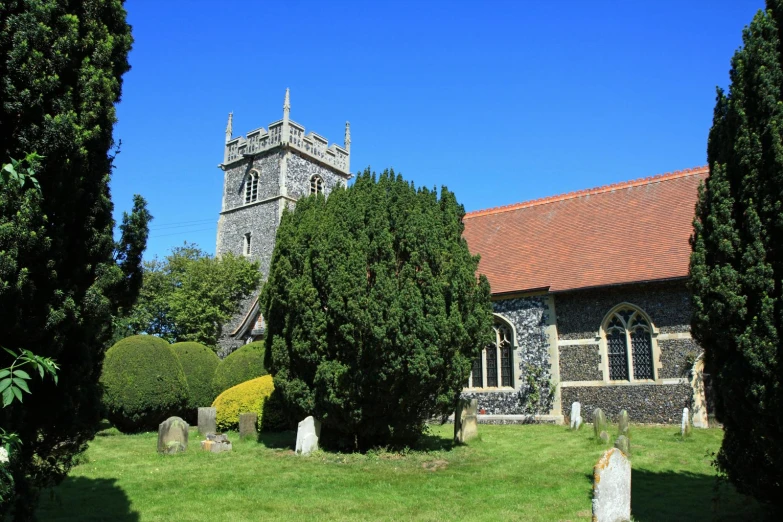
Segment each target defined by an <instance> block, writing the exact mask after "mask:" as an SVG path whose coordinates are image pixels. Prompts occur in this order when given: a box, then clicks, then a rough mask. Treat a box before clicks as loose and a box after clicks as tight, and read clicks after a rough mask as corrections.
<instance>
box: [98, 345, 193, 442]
mask: <svg viewBox="0 0 783 522" xmlns="http://www.w3.org/2000/svg"><path fill="white" fill-rule="evenodd" d="M100 382H101V384H102V386H103V390H104V393H103V404H104V407H105V408H106V416H107V417H108V419H109V421H111V423H112V424H114V425H115V426H116V427H117V428H118V429H119V430H120V431H123V432H137V431H145V430H154V429H157V427H158V424H160V423H161V422H162V421H164V420H166V419H167V418H168V417H171V416H172V415H179V414H180V413H181V412H182V411H183V409H184V408H185V407H186V406H187V403H188V384H187V381H186V380H185V374H184V373H183V371H182V366H181V365H180V363H179V360H178V359H177V356H176V355H174V352H173V351H172V349H171V346H169V343H167V342H166V341H164V340H163V339H160V338H158V337H154V336H152V335H134V336H132V337H126V338H125V339H123V340H121V341H120V342H118V343H117V344H115V345H114V346H112V347H111V348H109V349H108V350H107V351H106V358H105V360H104V362H103V373H102V374H101V380H100Z"/></svg>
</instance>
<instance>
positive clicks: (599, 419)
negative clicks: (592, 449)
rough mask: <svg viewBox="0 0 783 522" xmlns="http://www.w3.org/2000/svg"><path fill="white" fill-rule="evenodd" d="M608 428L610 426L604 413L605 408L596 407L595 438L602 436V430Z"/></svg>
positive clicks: (594, 413) (594, 414) (594, 420)
mask: <svg viewBox="0 0 783 522" xmlns="http://www.w3.org/2000/svg"><path fill="white" fill-rule="evenodd" d="M608 428H609V426H608V424H607V422H606V415H604V410H602V409H601V408H596V409H595V411H593V434H594V435H595V438H596V439H598V438H600V437H601V432H602V431H607V430H608Z"/></svg>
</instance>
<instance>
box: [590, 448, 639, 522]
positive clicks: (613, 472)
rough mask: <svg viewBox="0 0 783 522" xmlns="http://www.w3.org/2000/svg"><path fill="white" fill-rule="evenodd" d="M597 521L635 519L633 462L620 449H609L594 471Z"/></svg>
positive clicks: (594, 501)
mask: <svg viewBox="0 0 783 522" xmlns="http://www.w3.org/2000/svg"><path fill="white" fill-rule="evenodd" d="M593 520H594V521H595V522H627V521H629V520H631V463H630V462H629V461H628V459H627V458H626V457H625V455H623V454H622V452H621V451H619V450H618V449H616V448H612V449H610V450H607V451H606V453H604V454H603V456H602V457H601V458H600V459H599V460H598V463H597V464H596V465H595V468H593Z"/></svg>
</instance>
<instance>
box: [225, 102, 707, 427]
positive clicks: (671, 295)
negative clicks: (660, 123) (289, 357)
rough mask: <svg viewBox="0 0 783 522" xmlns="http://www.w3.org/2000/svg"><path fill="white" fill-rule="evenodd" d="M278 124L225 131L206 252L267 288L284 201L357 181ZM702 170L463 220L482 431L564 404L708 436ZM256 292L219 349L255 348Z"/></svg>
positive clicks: (302, 135)
mask: <svg viewBox="0 0 783 522" xmlns="http://www.w3.org/2000/svg"><path fill="white" fill-rule="evenodd" d="M290 110H291V107H290V95H289V92H288V90H286V95H285V101H284V104H283V118H282V120H278V121H276V122H274V123H271V124H269V126H268V129H264V128H260V129H256V130H253V131H251V132H249V133H247V135H246V136H244V137H243V136H240V137H236V138H234V137H233V131H232V116H231V115H229V120H228V126H227V128H226V143H225V152H224V157H223V163H221V164H220V165H219V168H220V169H221V170H222V171H223V176H224V183H223V200H222V207H221V212H220V217H219V219H218V233H217V247H216V254H217V255H221V254H223V253H226V252H233V253H235V254H238V255H245V256H247V257H249V258H250V259H252V260H258V261H260V263H261V271H262V272H263V274H264V278H265V277H266V275H267V274H268V273H269V263H270V261H271V257H272V251H273V249H274V240H275V233H276V231H277V226H278V224H279V222H280V217H281V216H282V212H283V208H285V206H286V205H289V204H294V203H295V202H296V201H297V199H299V198H301V197H303V196H307V195H309V194H314V193H322V194H324V195H327V196H328V194H329V192H331V191H332V190H333V189H334V188H335V187H338V186H341V187H344V186H346V184H347V182H348V180H349V179H350V178H351V172H350V152H351V136H350V126H349V124H348V123H346V127H345V137H344V141H343V145H342V146H340V145H337V144H332V145H329V144H328V140H327V139H326V138H324V137H322V136H320V135H318V134H316V133H314V132H309V133H306V132H305V128H304V127H303V126H302V125H300V124H298V123H296V122H294V121H293V120H291V119H290ZM707 175H708V169H707V168H706V167H699V168H693V169H687V170H682V171H677V172H672V173H668V174H662V175H658V176H653V177H649V178H644V179H639V180H633V181H628V182H624V183H618V184H615V185H609V186H605V187H598V188H594V189H587V190H582V191H579V192H573V193H569V194H564V195H560V196H554V197H548V198H543V199H539V200H533V201H527V202H523V203H518V204H514V205H509V206H505V207H498V208H491V209H486V210H479V211H474V212H469V213H468V214H466V215H465V217H464V220H463V223H464V225H465V231H464V234H463V236H464V237H465V239H466V240H467V243H468V247H469V248H470V250H471V252H472V253H474V254H480V255H481V261H480V264H479V272H480V273H482V274H485V275H486V276H487V278H488V279H489V282H490V286H491V289H492V300H493V308H494V317H495V324H494V329H495V343H494V344H492V345H490V346H487V347H486V348H485V349H484V350H483V351H482V353H481V356H480V357H479V358H478V359H477V360H476V361H474V364H473V368H472V371H471V374H470V377H469V379H468V382H467V383H466V386H465V389H464V391H463V396H464V397H465V398H475V399H478V408H479V414H480V419H481V421H482V422H496V423H511V422H530V421H545V422H563V419H564V413H566V412H567V411H568V409H569V408H570V405H571V403H572V402H574V401H579V402H580V403H581V404H582V412H583V413H582V415H583V417H585V420H586V421H588V422H589V421H590V420H591V412H592V411H593V409H594V408H597V407H601V408H603V410H604V411H605V412H606V413H607V415H609V416H610V417H613V416H615V415H616V414H618V413H619V412H620V410H623V409H625V410H627V411H628V412H629V414H630V416H631V419H632V420H633V421H635V422H646V423H670V422H679V419H680V416H681V412H682V409H683V408H684V407H688V408H690V409H691V411H692V412H693V423H694V425H695V426H697V427H706V426H707V422H708V420H707V414H708V411H707V402H706V399H705V389H704V388H705V384H704V383H705V376H704V375H703V371H702V370H703V363H702V359H701V358H702V350H701V348H700V347H699V346H698V344H697V343H696V342H695V341H694V340H693V339H692V338H691V335H690V314H691V312H690V296H689V293H688V290H687V288H686V281H687V277H688V262H689V256H690V244H689V238H690V235H691V231H692V221H693V217H694V210H695V205H696V200H697V196H698V187H699V185H700V183H702V182H703V181H704V179H705V178H706V177H707ZM263 334H264V323H263V318H262V317H261V314H260V312H259V306H258V295H257V294H256V295H253V296H251V297H250V298H248V299H247V300H246V301H245V302H244V303H243V304H242V312H241V313H240V314H239V315H237V316H236V317H235V318H234V319H233V320H232V321H231V322H230V323H229V324H227V325H225V326H224V328H223V335H222V338H221V340H220V346H221V351H222V352H223V353H229V352H230V351H232V350H234V349H236V348H237V347H239V346H241V345H242V344H244V343H246V342H249V341H251V340H255V339H259V338H262V337H263Z"/></svg>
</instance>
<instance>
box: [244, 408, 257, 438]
mask: <svg viewBox="0 0 783 522" xmlns="http://www.w3.org/2000/svg"><path fill="white" fill-rule="evenodd" d="M257 422H258V414H257V413H240V414H239V438H240V439H247V438H250V437H252V438H254V439H255V438H256V437H257V436H258V433H256V423H257Z"/></svg>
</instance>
